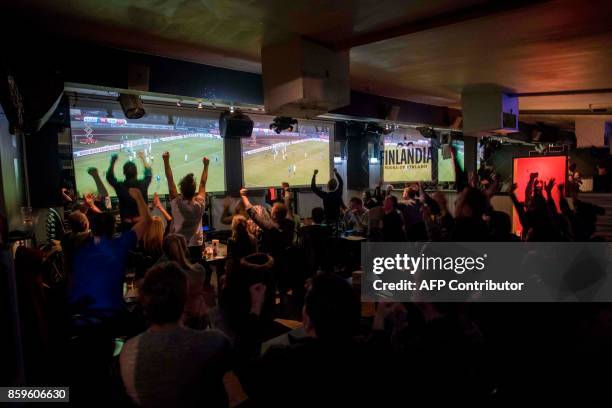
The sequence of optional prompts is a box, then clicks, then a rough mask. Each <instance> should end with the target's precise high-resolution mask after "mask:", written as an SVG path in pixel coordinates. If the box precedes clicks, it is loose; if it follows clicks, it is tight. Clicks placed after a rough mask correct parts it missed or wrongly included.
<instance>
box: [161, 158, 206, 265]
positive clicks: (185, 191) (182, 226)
mask: <svg viewBox="0 0 612 408" xmlns="http://www.w3.org/2000/svg"><path fill="white" fill-rule="evenodd" d="M162 158H163V160H164V171H165V173H166V179H167V180H168V191H169V194H170V209H171V210H172V224H171V225H170V233H171V234H178V235H182V236H183V237H184V238H185V241H186V242H187V247H188V249H189V256H190V258H191V259H192V260H196V259H201V258H202V245H203V244H204V234H203V232H202V217H203V216H204V211H205V209H206V182H207V180H208V166H209V164H210V160H208V158H207V157H203V158H202V163H203V165H204V167H203V169H202V175H201V176H200V182H199V186H197V187H196V181H195V178H194V175H193V173H189V174H187V175H186V176H185V177H183V178H182V179H181V181H179V190H180V194H179V192H178V190H177V188H176V184H175V183H174V175H173V174H172V167H170V153H169V152H165V153H164V154H163V155H162Z"/></svg>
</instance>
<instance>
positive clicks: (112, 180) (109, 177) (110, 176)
mask: <svg viewBox="0 0 612 408" xmlns="http://www.w3.org/2000/svg"><path fill="white" fill-rule="evenodd" d="M118 158H119V156H118V155H117V153H113V154H112V155H111V160H110V166H108V171H107V172H106V181H108V184H110V185H111V186H113V188H115V189H116V188H117V184H118V182H117V178H116V177H115V163H117V159H118Z"/></svg>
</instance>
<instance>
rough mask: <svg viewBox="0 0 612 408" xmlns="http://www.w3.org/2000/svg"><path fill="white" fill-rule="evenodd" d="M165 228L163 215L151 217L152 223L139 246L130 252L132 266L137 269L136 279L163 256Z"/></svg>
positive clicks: (142, 275) (141, 276)
mask: <svg viewBox="0 0 612 408" xmlns="http://www.w3.org/2000/svg"><path fill="white" fill-rule="evenodd" d="M164 230H165V227H164V222H163V221H162V219H161V217H160V216H158V215H155V216H153V217H151V225H150V226H149V228H148V229H147V230H146V231H145V233H144V236H143V237H142V240H141V241H140V242H139V243H138V247H137V248H136V249H135V250H134V251H132V252H131V253H130V266H131V267H133V268H134V269H135V270H136V279H141V278H143V277H144V274H145V272H146V271H147V270H148V269H149V268H150V267H152V266H153V265H155V263H156V262H157V261H158V259H159V258H160V257H161V256H162V244H163V242H164Z"/></svg>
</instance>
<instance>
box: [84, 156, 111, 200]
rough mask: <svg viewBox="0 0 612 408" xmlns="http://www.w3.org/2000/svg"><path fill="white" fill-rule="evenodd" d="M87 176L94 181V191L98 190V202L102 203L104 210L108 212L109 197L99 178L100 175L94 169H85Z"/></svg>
mask: <svg viewBox="0 0 612 408" xmlns="http://www.w3.org/2000/svg"><path fill="white" fill-rule="evenodd" d="M87 174H89V175H90V176H91V177H92V178H93V179H94V183H96V189H97V190H98V197H97V199H98V201H100V202H103V203H104V206H105V207H106V209H107V210H110V208H109V204H110V196H109V194H108V190H107V189H106V186H105V185H104V183H103V182H102V179H101V178H100V173H99V172H98V169H97V168H95V167H90V168H88V169H87ZM107 197H108V198H109V200H107Z"/></svg>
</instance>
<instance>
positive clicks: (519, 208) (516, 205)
mask: <svg viewBox="0 0 612 408" xmlns="http://www.w3.org/2000/svg"><path fill="white" fill-rule="evenodd" d="M516 188H517V185H516V183H514V184H513V185H512V187H511V188H510V200H512V204H513V205H514V209H515V210H516V213H517V214H518V217H519V221H520V223H521V225H522V226H523V229H525V228H527V216H526V215H525V207H524V206H523V204H522V203H521V202H520V201H519V200H518V198H516V194H514V191H515V190H516Z"/></svg>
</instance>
